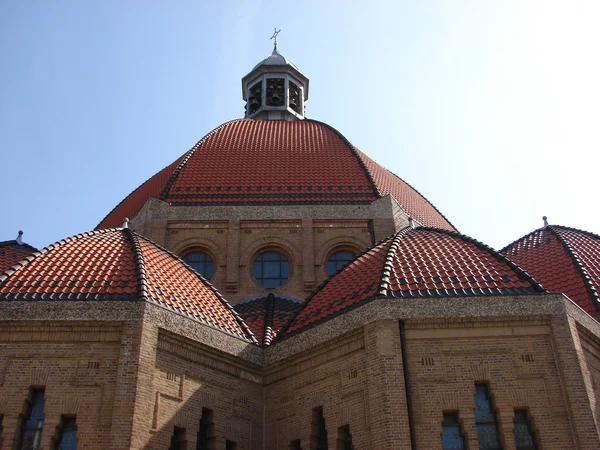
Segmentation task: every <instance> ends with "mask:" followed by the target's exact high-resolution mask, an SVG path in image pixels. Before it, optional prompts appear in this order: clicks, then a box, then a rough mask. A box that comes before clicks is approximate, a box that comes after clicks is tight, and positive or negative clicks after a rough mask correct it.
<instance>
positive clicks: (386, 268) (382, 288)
mask: <svg viewBox="0 0 600 450" xmlns="http://www.w3.org/2000/svg"><path fill="white" fill-rule="evenodd" d="M411 230H413V228H412V227H410V226H409V227H405V228H403V229H402V230H400V231H398V232H397V233H396V234H395V235H394V238H393V239H392V245H390V248H389V249H388V251H387V254H386V255H385V260H384V262H383V267H382V268H381V278H380V280H379V288H378V289H377V293H378V294H379V295H382V296H384V297H387V294H388V290H389V288H390V275H391V273H392V270H393V267H392V264H393V261H394V256H395V255H396V251H397V250H398V246H399V245H400V240H401V239H402V238H403V237H404V236H405V235H407V234H408V233H410V231H411Z"/></svg>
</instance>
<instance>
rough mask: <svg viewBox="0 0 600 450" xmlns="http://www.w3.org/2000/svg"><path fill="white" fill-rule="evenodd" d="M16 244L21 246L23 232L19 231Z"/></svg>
mask: <svg viewBox="0 0 600 450" xmlns="http://www.w3.org/2000/svg"><path fill="white" fill-rule="evenodd" d="M17 244H19V245H21V244H23V230H19V235H18V236H17Z"/></svg>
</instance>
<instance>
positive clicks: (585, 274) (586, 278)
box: [546, 225, 600, 312]
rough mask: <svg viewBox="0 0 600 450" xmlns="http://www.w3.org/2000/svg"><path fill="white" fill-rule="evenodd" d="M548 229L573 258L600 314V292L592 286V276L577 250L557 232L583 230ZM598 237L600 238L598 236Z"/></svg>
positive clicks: (549, 226) (550, 226)
mask: <svg viewBox="0 0 600 450" xmlns="http://www.w3.org/2000/svg"><path fill="white" fill-rule="evenodd" d="M546 228H549V229H550V231H551V232H552V233H553V234H554V235H555V236H556V239H558V241H559V242H560V243H561V244H562V245H563V247H564V248H565V250H566V252H567V254H568V255H569V256H570V257H571V261H572V262H573V265H574V266H575V268H576V269H577V270H578V271H579V273H580V274H581V277H582V278H583V284H584V285H585V290H586V291H587V292H588V295H589V296H590V297H591V298H592V301H593V303H594V304H595V305H596V310H598V311H599V312H600V297H599V296H598V292H597V291H596V288H595V287H594V285H593V284H592V282H591V280H590V276H589V275H588V272H587V270H586V268H585V267H584V266H583V263H582V262H581V260H580V259H579V256H578V255H577V254H576V253H575V250H573V248H572V247H571V244H569V243H568V242H567V240H566V238H564V237H563V236H562V235H561V234H560V233H559V232H558V231H557V230H555V228H564V229H567V230H571V231H583V230H578V229H576V228H570V227H563V226H560V225H548V226H547V227H546ZM584 233H589V232H584ZM589 234H591V235H592V236H594V233H589ZM596 237H598V238H600V236H596Z"/></svg>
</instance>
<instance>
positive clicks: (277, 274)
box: [252, 251, 291, 289]
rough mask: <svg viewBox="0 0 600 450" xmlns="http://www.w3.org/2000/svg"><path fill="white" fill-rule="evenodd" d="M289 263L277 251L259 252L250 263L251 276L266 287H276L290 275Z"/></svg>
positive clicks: (283, 282)
mask: <svg viewBox="0 0 600 450" xmlns="http://www.w3.org/2000/svg"><path fill="white" fill-rule="evenodd" d="M290 271H291V268H290V263H289V261H288V260H287V258H286V257H285V256H283V255H282V254H281V253H279V252H275V251H268V252H264V253H261V254H260V255H258V257H257V258H256V259H255V260H254V263H253V264H252V276H253V277H254V279H255V280H256V281H257V282H258V283H259V284H260V285H261V286H262V287H265V288H267V289H273V288H278V287H279V286H281V285H283V284H285V282H286V281H287V280H288V278H289V277H290Z"/></svg>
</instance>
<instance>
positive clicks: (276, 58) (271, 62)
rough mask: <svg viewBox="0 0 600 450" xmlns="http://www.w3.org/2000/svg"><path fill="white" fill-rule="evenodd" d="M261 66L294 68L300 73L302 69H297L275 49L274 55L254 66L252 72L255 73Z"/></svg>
mask: <svg viewBox="0 0 600 450" xmlns="http://www.w3.org/2000/svg"><path fill="white" fill-rule="evenodd" d="M260 66H292V67H293V68H294V69H296V70H297V71H298V72H300V69H298V67H296V65H295V64H294V63H292V62H291V61H289V60H288V59H287V58H286V57H285V56H283V55H282V54H280V53H279V52H278V51H277V49H274V50H273V53H271V54H270V55H269V56H267V57H266V58H265V59H263V60H262V61H261V62H259V63H258V64H257V65H256V66H254V68H253V69H252V70H251V72H254V71H255V70H256V69H258V68H259V67H260Z"/></svg>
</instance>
